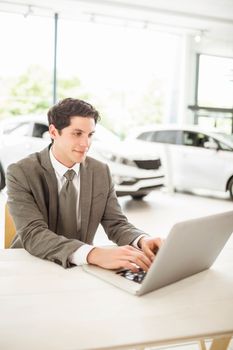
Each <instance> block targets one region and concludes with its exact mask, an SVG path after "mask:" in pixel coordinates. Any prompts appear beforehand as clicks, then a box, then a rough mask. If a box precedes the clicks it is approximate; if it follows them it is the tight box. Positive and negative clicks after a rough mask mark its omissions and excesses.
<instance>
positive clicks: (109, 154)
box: [101, 152, 137, 167]
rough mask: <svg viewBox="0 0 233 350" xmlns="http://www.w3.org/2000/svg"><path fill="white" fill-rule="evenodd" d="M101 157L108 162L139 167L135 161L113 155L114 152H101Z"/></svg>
mask: <svg viewBox="0 0 233 350" xmlns="http://www.w3.org/2000/svg"><path fill="white" fill-rule="evenodd" d="M101 155H102V157H104V158H105V159H107V160H108V161H111V162H115V163H119V164H124V165H128V166H133V167H137V164H136V163H135V162H134V161H133V160H131V159H128V158H124V157H120V156H117V155H116V154H113V153H112V152H101Z"/></svg>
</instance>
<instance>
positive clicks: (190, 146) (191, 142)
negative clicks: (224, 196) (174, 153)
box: [177, 130, 227, 190]
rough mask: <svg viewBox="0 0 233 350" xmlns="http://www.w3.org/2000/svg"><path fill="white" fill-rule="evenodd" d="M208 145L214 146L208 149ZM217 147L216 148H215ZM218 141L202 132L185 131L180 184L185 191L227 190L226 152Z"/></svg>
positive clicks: (183, 134)
mask: <svg viewBox="0 0 233 350" xmlns="http://www.w3.org/2000/svg"><path fill="white" fill-rule="evenodd" d="M208 145H212V147H211V148H208ZM214 145H216V146H214ZM218 148H219V144H218V143H217V141H216V140H215V139H214V138H213V137H211V136H208V135H207V134H204V133H202V132H195V131H188V130H184V131H183V133H182V145H181V146H180V150H179V152H180V163H179V166H180V169H179V171H180V177H179V181H180V183H179V184H177V185H178V186H180V187H182V188H185V189H195V188H203V189H212V190H225V186H226V181H227V179H226V173H225V172H224V168H225V163H226V159H225V151H221V150H218Z"/></svg>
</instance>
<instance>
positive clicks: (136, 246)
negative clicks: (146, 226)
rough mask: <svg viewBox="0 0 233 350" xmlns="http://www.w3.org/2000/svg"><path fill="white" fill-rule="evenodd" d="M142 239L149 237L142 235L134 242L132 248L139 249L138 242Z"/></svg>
mask: <svg viewBox="0 0 233 350" xmlns="http://www.w3.org/2000/svg"><path fill="white" fill-rule="evenodd" d="M142 237H148V236H147V235H140V236H138V237H137V238H136V239H135V240H134V241H133V242H132V246H133V247H135V248H139V249H140V247H139V245H138V242H139V240H140V239H141V238H142Z"/></svg>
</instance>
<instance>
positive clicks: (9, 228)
mask: <svg viewBox="0 0 233 350" xmlns="http://www.w3.org/2000/svg"><path fill="white" fill-rule="evenodd" d="M15 233H16V229H15V224H14V221H13V219H12V216H11V214H10V212H9V209H8V206H7V204H6V205H5V242H4V247H5V248H10V245H11V242H12V240H13V238H14V236H15Z"/></svg>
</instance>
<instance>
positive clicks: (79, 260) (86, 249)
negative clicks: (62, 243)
mask: <svg viewBox="0 0 233 350" xmlns="http://www.w3.org/2000/svg"><path fill="white" fill-rule="evenodd" d="M94 248H95V247H94V246H93V245H89V244H83V245H82V246H81V247H80V248H78V249H77V250H76V251H75V252H74V253H72V254H71V255H70V256H69V261H70V262H71V263H72V264H74V265H77V266H80V265H85V264H88V262H87V256H88V254H89V253H90V251H91V250H92V249H94Z"/></svg>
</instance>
